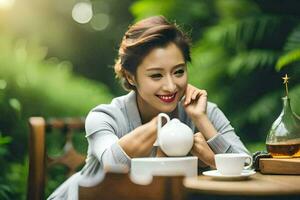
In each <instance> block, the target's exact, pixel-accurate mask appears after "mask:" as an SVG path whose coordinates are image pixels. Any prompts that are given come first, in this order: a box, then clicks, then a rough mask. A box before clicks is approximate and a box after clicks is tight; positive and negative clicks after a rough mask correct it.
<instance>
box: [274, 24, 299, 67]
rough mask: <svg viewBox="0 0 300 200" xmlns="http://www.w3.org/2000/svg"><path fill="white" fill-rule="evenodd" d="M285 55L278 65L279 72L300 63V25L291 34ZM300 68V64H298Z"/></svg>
mask: <svg viewBox="0 0 300 200" xmlns="http://www.w3.org/2000/svg"><path fill="white" fill-rule="evenodd" d="M284 50H285V51H286V53H284V54H283V55H282V56H281V57H280V58H279V59H278V61H277V63H276V69H277V70H278V71H279V70H281V69H282V68H283V67H286V66H288V65H291V64H295V63H297V62H299V61H300V24H299V25H298V26H296V28H295V29H294V30H293V31H292V32H291V34H290V36H289V37H288V38H287V41H286V44H285V46H284ZM298 67H299V63H298Z"/></svg>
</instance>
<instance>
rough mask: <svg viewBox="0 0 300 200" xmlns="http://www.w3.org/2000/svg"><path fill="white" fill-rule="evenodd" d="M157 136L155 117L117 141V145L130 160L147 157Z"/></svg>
mask: <svg viewBox="0 0 300 200" xmlns="http://www.w3.org/2000/svg"><path fill="white" fill-rule="evenodd" d="M156 136H157V117H155V118H153V119H152V120H151V121H150V122H148V123H145V124H143V125H141V126H139V127H137V128H136V129H134V130H132V131H131V132H130V133H128V134H127V135H125V136H123V137H122V138H120V139H119V142H118V143H119V145H120V146H121V147H122V149H123V150H124V151H125V153H126V154H127V155H128V156H129V157H130V158H135V157H142V156H148V155H149V154H150V152H151V149H152V147H153V143H154V142H155V140H156Z"/></svg>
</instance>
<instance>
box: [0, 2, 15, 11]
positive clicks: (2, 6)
mask: <svg viewBox="0 0 300 200" xmlns="http://www.w3.org/2000/svg"><path fill="white" fill-rule="evenodd" d="M14 3H15V0H0V9H9V8H11V7H12V6H13V5H14Z"/></svg>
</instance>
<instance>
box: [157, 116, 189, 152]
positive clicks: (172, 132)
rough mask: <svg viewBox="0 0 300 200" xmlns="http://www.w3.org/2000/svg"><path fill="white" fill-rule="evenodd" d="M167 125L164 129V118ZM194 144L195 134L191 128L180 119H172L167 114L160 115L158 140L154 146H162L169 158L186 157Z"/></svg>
mask: <svg viewBox="0 0 300 200" xmlns="http://www.w3.org/2000/svg"><path fill="white" fill-rule="evenodd" d="M163 117H164V118H166V120H167V123H166V124H165V125H164V126H163V127H162V118H163ZM193 143H194V134H193V131H192V129H191V128H190V127H188V126H187V125H185V124H184V123H181V122H180V121H179V119H176V118H174V119H172V120H170V117H169V116H168V115H167V114H165V113H160V114H159V115H158V123H157V139H156V142H155V143H154V146H160V148H161V149H162V151H163V152H164V153H165V154H167V155H168V156H186V155H187V154H188V153H189V151H190V150H191V148H192V147H193Z"/></svg>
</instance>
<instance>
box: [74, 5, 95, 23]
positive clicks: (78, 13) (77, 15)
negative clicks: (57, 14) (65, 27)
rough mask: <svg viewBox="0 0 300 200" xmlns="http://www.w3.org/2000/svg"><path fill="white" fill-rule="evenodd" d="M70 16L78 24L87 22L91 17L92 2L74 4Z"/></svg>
mask: <svg viewBox="0 0 300 200" xmlns="http://www.w3.org/2000/svg"><path fill="white" fill-rule="evenodd" d="M72 17H73V19H74V20H75V21H76V22H78V23H80V24H86V23H88V22H89V21H90V20H91V19H92V17H93V10H92V4H91V3H90V2H79V3H77V4H75V5H74V7H73V10H72Z"/></svg>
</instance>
